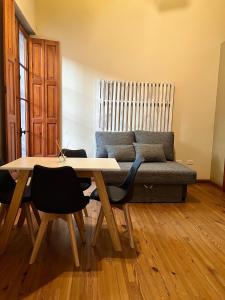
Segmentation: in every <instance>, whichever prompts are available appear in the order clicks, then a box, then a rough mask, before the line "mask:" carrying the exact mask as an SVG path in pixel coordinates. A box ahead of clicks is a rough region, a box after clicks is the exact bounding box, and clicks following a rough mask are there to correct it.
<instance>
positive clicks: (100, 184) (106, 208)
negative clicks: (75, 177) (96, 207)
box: [93, 171, 122, 251]
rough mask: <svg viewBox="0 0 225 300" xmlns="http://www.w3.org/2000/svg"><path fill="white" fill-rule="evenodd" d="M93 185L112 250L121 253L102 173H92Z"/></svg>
mask: <svg viewBox="0 0 225 300" xmlns="http://www.w3.org/2000/svg"><path fill="white" fill-rule="evenodd" d="M93 175H94V179H95V183H96V186H97V189H98V193H99V197H100V200H101V203H102V209H103V213H104V215H105V218H106V222H107V225H108V229H109V233H110V236H111V239H112V242H113V246H114V249H115V250H116V251H122V247H121V243H120V239H119V233H118V229H117V226H116V222H115V218H114V215H113V211H112V208H111V205H110V203H109V199H108V194H107V191H106V187H105V182H104V179H103V177H102V172H100V171H95V172H93Z"/></svg>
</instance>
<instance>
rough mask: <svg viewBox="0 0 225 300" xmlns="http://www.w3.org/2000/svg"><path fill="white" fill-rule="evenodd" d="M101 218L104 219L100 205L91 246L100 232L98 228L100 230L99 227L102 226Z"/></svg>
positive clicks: (94, 243)
mask: <svg viewBox="0 0 225 300" xmlns="http://www.w3.org/2000/svg"><path fill="white" fill-rule="evenodd" d="M103 219H104V213H103V209H102V207H101V209H100V212H99V215H98V220H97V224H96V227H95V232H94V237H93V240H92V246H95V245H96V242H97V238H98V236H99V233H100V230H101V227H102V223H103Z"/></svg>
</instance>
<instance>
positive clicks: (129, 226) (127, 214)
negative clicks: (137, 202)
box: [123, 204, 135, 249]
mask: <svg viewBox="0 0 225 300" xmlns="http://www.w3.org/2000/svg"><path fill="white" fill-rule="evenodd" d="M123 211H124V216H125V221H126V224H127V229H128V234H129V239H130V247H131V248H133V249H134V248H135V246H134V238H133V233H132V231H133V228H132V221H131V217H130V212H129V207H128V204H125V205H123Z"/></svg>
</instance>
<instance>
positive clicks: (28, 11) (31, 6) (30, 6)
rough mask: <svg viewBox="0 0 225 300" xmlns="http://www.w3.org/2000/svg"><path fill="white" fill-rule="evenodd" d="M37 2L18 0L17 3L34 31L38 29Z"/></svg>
mask: <svg viewBox="0 0 225 300" xmlns="http://www.w3.org/2000/svg"><path fill="white" fill-rule="evenodd" d="M35 2H36V0H16V3H17V5H18V6H19V8H20V10H21V11H22V13H23V15H24V17H25V18H26V21H27V22H28V23H29V25H30V26H31V28H32V29H33V30H34V31H35V30H36V20H35Z"/></svg>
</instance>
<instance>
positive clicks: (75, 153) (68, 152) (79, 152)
mask: <svg viewBox="0 0 225 300" xmlns="http://www.w3.org/2000/svg"><path fill="white" fill-rule="evenodd" d="M62 153H63V154H64V155H65V156H66V157H81V158H87V153H86V151H85V150H84V149H76V150H72V149H62ZM79 180H80V182H82V183H83V182H84V183H87V184H89V185H91V179H90V178H85V177H83V178H79Z"/></svg>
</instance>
